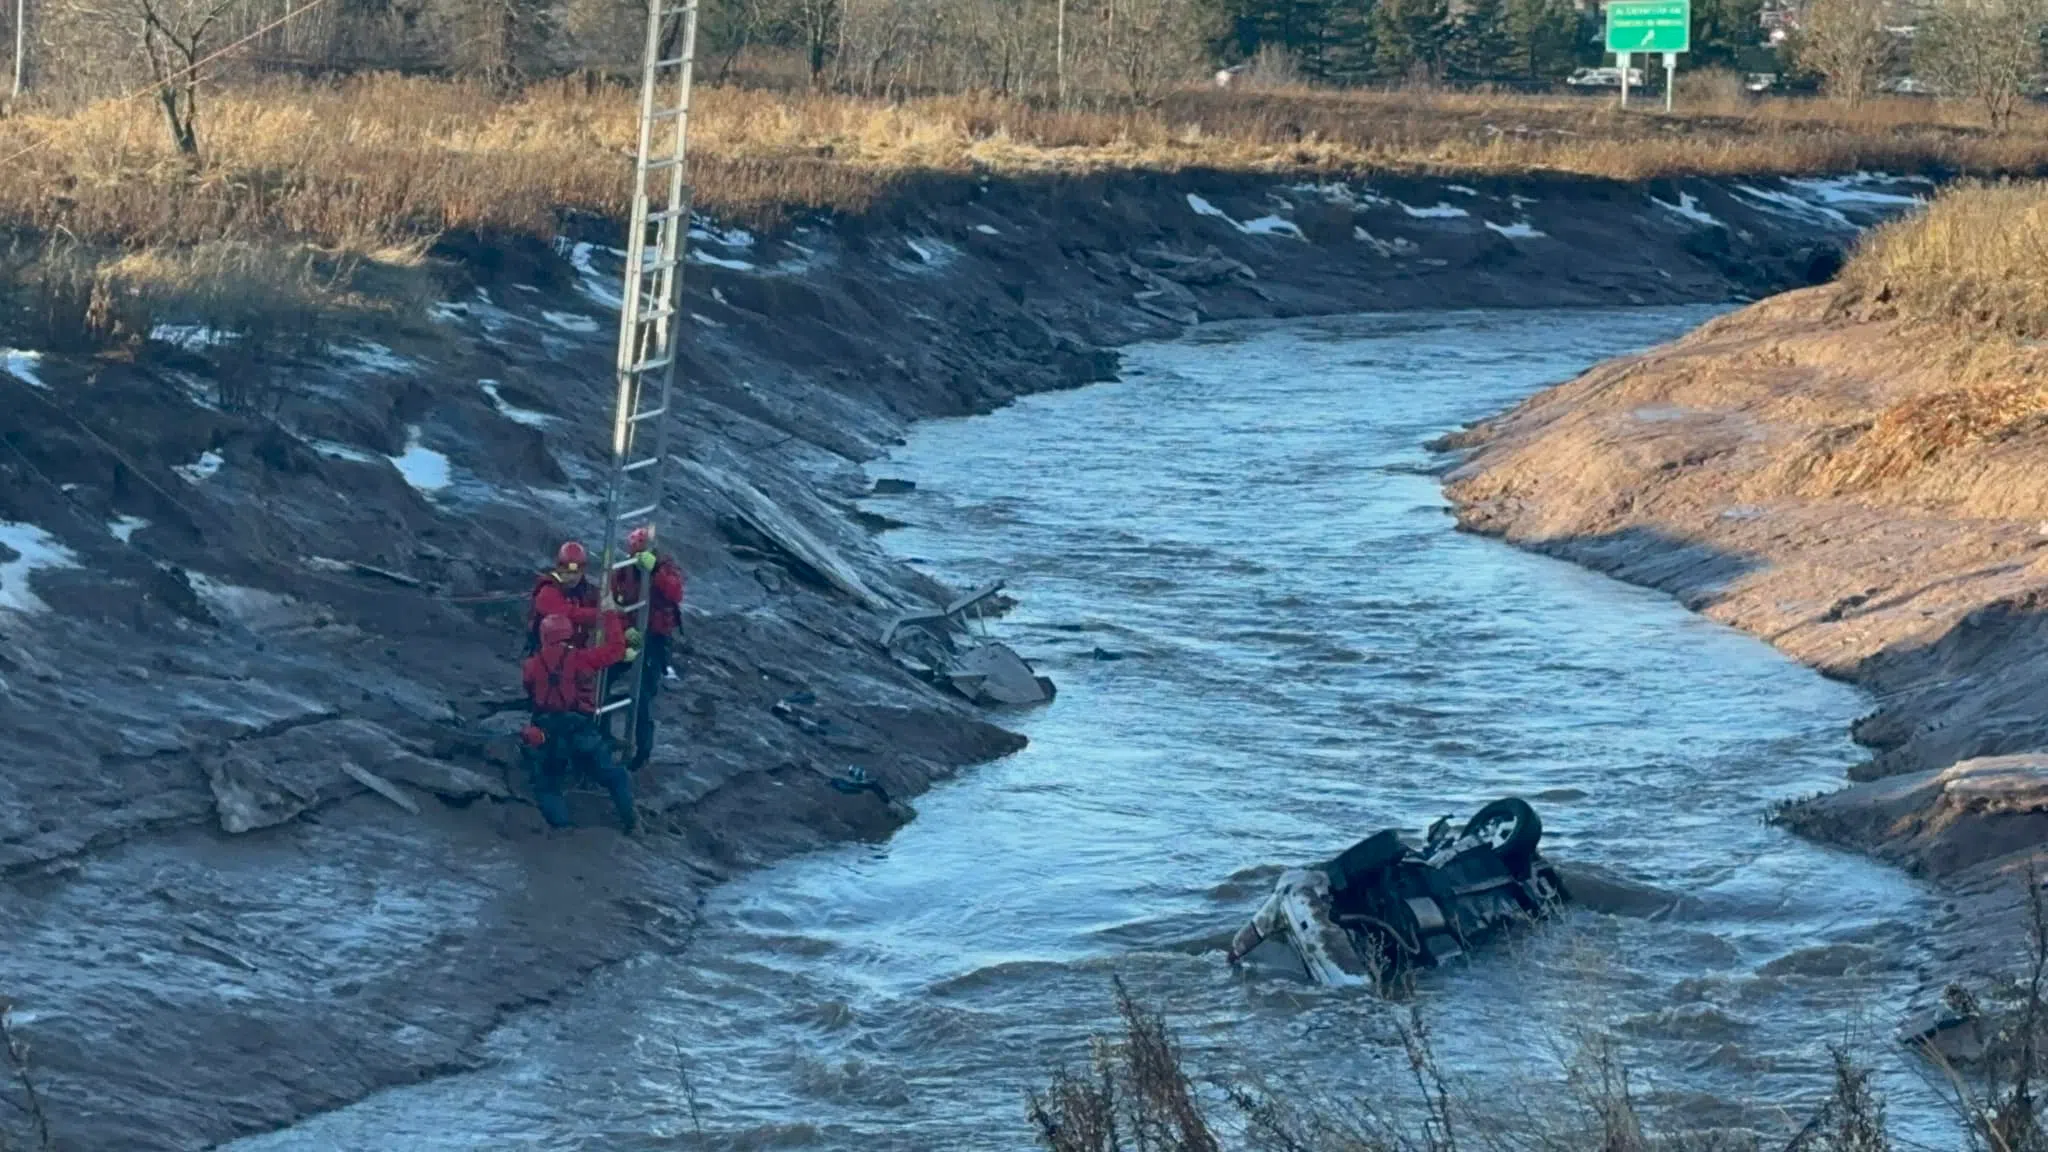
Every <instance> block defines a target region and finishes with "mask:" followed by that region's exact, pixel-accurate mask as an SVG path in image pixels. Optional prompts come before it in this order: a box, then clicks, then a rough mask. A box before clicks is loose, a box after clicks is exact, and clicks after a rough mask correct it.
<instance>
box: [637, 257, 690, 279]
mask: <svg viewBox="0 0 2048 1152" xmlns="http://www.w3.org/2000/svg"><path fill="white" fill-rule="evenodd" d="M682 263H683V262H682V261H681V260H656V261H655V262H654V263H652V264H642V265H640V275H642V276H651V275H653V274H654V273H656V272H667V271H668V270H670V269H672V268H679V267H681V266H682Z"/></svg>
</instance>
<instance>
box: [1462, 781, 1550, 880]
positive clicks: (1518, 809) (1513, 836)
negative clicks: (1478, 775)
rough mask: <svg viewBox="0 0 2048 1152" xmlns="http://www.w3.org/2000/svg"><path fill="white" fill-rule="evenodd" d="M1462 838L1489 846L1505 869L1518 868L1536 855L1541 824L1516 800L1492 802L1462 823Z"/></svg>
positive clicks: (1527, 805) (1531, 811)
mask: <svg viewBox="0 0 2048 1152" xmlns="http://www.w3.org/2000/svg"><path fill="white" fill-rule="evenodd" d="M1465 835H1467V836H1470V837H1472V838H1473V839H1475V840H1478V841H1479V842H1480V843H1482V844H1487V845H1490V846H1491V847H1492V848H1493V850H1494V851H1495V852H1496V853H1498V854H1499V855H1500V858H1501V859H1502V860H1504V861H1506V862H1507V864H1508V866H1509V867H1512V868H1521V867H1523V866H1524V865H1526V864H1528V862H1529V861H1530V859H1531V858H1533V857H1534V856H1535V855H1536V844H1537V842H1538V841H1540V840H1542V839H1543V821H1542V820H1541V819H1539V818H1538V817H1537V815H1536V809H1534V808H1531V807H1529V802H1528V801H1527V800H1524V799H1522V798H1521V797H1519V796H1510V797H1508V798H1506V799H1505V800H1495V801H1494V802H1493V803H1491V804H1488V805H1487V806H1486V807H1484V808H1481V809H1480V810H1479V811H1478V812H1475V813H1473V815H1472V819H1470V820H1467V821H1466V822H1465Z"/></svg>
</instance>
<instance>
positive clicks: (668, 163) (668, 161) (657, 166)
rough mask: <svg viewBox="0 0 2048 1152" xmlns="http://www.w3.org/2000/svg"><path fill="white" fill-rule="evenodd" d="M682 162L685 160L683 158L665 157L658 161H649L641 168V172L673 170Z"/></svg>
mask: <svg viewBox="0 0 2048 1152" xmlns="http://www.w3.org/2000/svg"><path fill="white" fill-rule="evenodd" d="M682 162H683V158H682V157H681V156H663V157H661V158H660V159H658V160H649V161H648V162H647V163H645V164H643V165H641V166H640V170H641V171H642V172H660V171H662V170H664V169H667V168H673V167H675V166H676V165H678V164H681V163H682Z"/></svg>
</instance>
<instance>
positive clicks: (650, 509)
mask: <svg viewBox="0 0 2048 1152" xmlns="http://www.w3.org/2000/svg"><path fill="white" fill-rule="evenodd" d="M659 511H661V505H660V504H658V503H657V504H649V505H648V506H647V507H645V508H635V509H633V510H632V511H631V512H622V513H620V514H619V523H621V524H623V523H625V522H626V521H628V520H645V519H647V518H648V517H649V516H652V515H654V514H655V513H656V512H659Z"/></svg>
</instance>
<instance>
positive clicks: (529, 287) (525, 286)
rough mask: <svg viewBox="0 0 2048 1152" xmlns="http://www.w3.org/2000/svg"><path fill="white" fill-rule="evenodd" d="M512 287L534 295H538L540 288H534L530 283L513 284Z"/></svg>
mask: <svg viewBox="0 0 2048 1152" xmlns="http://www.w3.org/2000/svg"><path fill="white" fill-rule="evenodd" d="M513 287H514V288H517V289H519V290H520V291H521V292H531V293H533V294H534V295H536V296H538V295H540V289H538V288H535V287H534V286H533V285H531V284H514V285H513Z"/></svg>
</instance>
